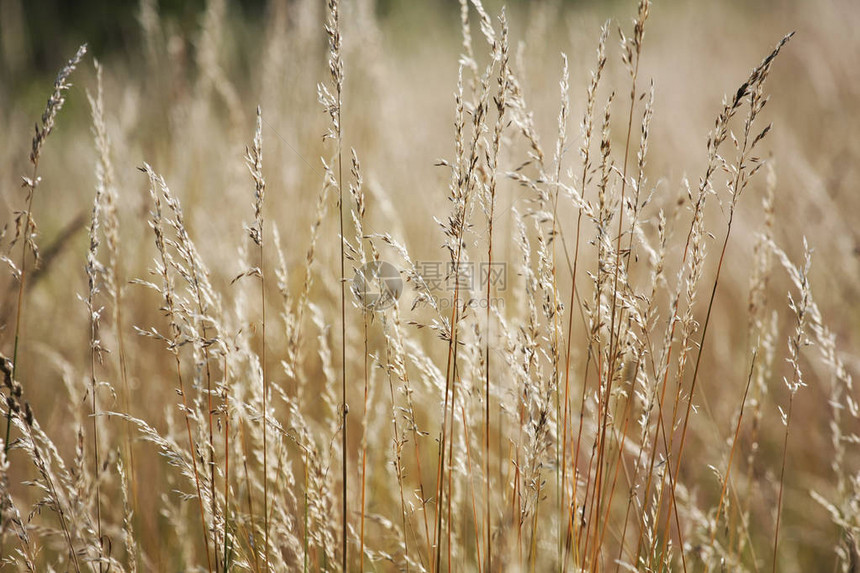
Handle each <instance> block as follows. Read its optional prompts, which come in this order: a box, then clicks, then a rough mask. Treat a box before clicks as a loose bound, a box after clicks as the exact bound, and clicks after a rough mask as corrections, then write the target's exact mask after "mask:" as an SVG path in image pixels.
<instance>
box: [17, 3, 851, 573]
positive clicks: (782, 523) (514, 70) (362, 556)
mask: <svg viewBox="0 0 860 573" xmlns="http://www.w3.org/2000/svg"><path fill="white" fill-rule="evenodd" d="M460 6H461V9H460V20H459V22H457V21H456V20H453V21H451V22H448V25H449V27H451V28H456V29H458V30H459V34H460V35H459V40H458V41H456V42H452V41H451V39H450V38H449V37H447V36H445V35H444V34H441V35H440V36H437V37H435V39H434V38H433V37H431V32H429V31H426V42H427V43H428V44H432V43H433V42H438V45H436V46H435V47H433V46H427V48H428V49H431V50H432V52H433V53H432V56H431V57H430V58H429V59H427V57H426V56H420V55H416V54H414V53H413V54H409V53H404V54H396V53H392V52H393V50H391V49H390V48H389V45H388V44H387V40H386V30H388V28H386V26H385V24H384V22H382V21H381V20H380V19H379V18H378V17H377V15H376V14H375V13H374V6H373V2H371V1H369V0H354V1H349V2H345V3H343V5H341V3H340V2H338V1H337V0H329V1H328V3H327V4H326V5H325V6H322V5H321V4H320V3H319V2H314V1H302V2H294V3H280V2H272V3H271V6H270V7H269V17H268V18H267V23H266V26H267V28H266V30H265V34H259V35H258V36H257V37H255V38H253V39H248V38H247V37H246V36H247V35H248V33H247V31H246V30H245V29H244V28H243V23H242V22H232V21H231V20H230V18H228V12H229V6H228V5H227V4H226V2H225V0H210V1H209V2H208V3H207V7H206V10H205V13H204V15H203V18H202V22H201V28H200V31H199V35H198V36H197V37H196V38H194V41H193V43H192V42H189V41H186V38H184V37H182V36H181V34H180V33H179V32H178V31H177V30H176V29H174V28H172V27H171V25H170V22H169V21H168V20H163V19H161V18H160V17H159V14H158V6H157V3H156V2H154V1H152V0H143V1H142V2H141V4H140V18H139V20H140V28H141V37H142V42H141V49H140V54H139V61H138V64H139V65H137V66H132V65H128V64H127V63H123V62H122V61H120V60H117V62H111V61H109V60H106V62H107V63H104V64H100V63H99V62H98V61H97V60H95V59H94V58H90V55H89V54H88V53H87V49H86V46H82V47H81V48H80V49H79V50H77V52H76V53H75V55H74V56H73V58H72V59H71V60H69V62H68V63H67V64H66V65H65V66H64V67H63V68H62V69H61V71H60V73H59V75H58V76H57V79H56V82H55V84H54V89H53V92H52V93H51V95H50V97H49V99H48V103H47V105H46V106H45V111H44V114H43V115H42V117H41V119H40V120H39V121H38V122H37V123H36V128H35V135H33V137H32V142H31V145H30V146H29V165H28V164H26V163H25V159H26V156H27V151H28V147H27V145H26V143H25V141H26V140H25V139H24V136H23V135H22V134H18V135H16V136H15V137H11V138H10V140H9V142H7V143H5V144H4V146H3V147H2V153H3V159H4V162H5V161H6V159H7V157H9V158H13V159H12V160H11V162H10V163H9V165H11V167H12V171H13V172H16V173H22V174H24V173H25V174H24V176H23V179H22V180H21V179H19V181H23V191H24V193H23V194H22V193H18V192H16V191H13V190H12V188H11V187H10V186H9V184H8V181H7V180H4V182H3V197H4V200H5V202H6V203H7V205H10V215H9V220H10V223H11V224H10V225H9V226H7V230H6V232H5V234H4V235H3V236H2V250H3V261H4V263H5V264H6V267H7V268H8V270H9V271H10V273H8V276H9V278H8V279H6V280H7V282H6V285H7V286H6V287H5V291H4V292H5V298H4V300H3V302H2V308H0V312H2V315H0V316H2V320H3V324H4V327H3V329H2V331H0V337H2V339H0V343H2V346H0V348H2V351H3V353H4V355H3V357H2V362H0V370H2V374H3V376H4V384H3V393H4V406H3V411H2V413H3V417H4V418H5V420H4V423H5V425H6V429H5V440H4V448H3V450H2V458H0V551H2V553H0V559H2V563H3V566H4V567H8V568H10V569H16V568H17V569H19V570H27V571H47V570H65V571H70V570H72V571H84V570H92V571H96V570H97V571H100V572H104V571H117V570H123V571H125V570H127V571H138V570H140V571H175V570H182V571H186V570H197V571H200V570H203V571H210V572H212V571H234V570H251V571H270V570H271V571H300V570H304V571H319V570H326V571H327V570H346V571H365V570H367V571H388V570H398V571H400V570H405V571H433V572H437V571H438V572H441V571H478V572H488V573H489V572H491V571H604V570H613V571H619V570H636V571H667V570H672V571H681V570H683V571H721V570H730V571H747V570H749V571H761V570H773V571H776V570H785V571H808V570H813V569H815V570H839V571H846V572H847V571H852V570H854V568H855V567H856V566H857V563H858V560H860V537H858V536H860V473H858V471H860V468H858V463H860V458H858V455H857V444H858V441H860V438H858V437H857V432H858V416H860V408H858V404H857V399H856V391H855V390H854V389H853V386H852V378H851V374H850V370H851V364H852V361H853V360H854V359H855V358H854V357H853V356H850V355H848V354H846V353H844V350H843V343H842V342H840V337H842V338H847V339H848V340H849V341H850V340H852V339H853V337H854V336H855V335H854V331H855V330H856V325H855V324H853V323H852V319H854V317H853V316H852V315H853V308H852V307H851V306H850V304H847V303H845V302H844V301H845V300H847V298H848V297H847V295H846V294H845V293H850V289H848V288H845V289H842V288H841V287H839V288H833V287H832V285H831V283H830V282H825V281H822V282H821V284H824V285H825V287H824V288H822V289H819V288H817V284H818V283H816V280H818V279H816V278H815V277H816V274H815V273H816V267H817V261H818V258H819V254H818V251H816V252H815V254H814V255H813V251H814V250H815V249H818V248H819V240H821V241H822V242H823V245H822V248H826V252H825V253H824V254H823V257H824V260H825V261H826V262H827V264H828V265H829V264H832V263H833V261H834V260H836V261H840V260H842V261H845V262H844V264H845V265H846V267H845V268H846V273H848V272H850V269H853V268H855V267H854V266H850V265H852V264H853V263H851V262H850V261H849V257H848V256H847V255H845V256H841V258H840V253H841V252H842V250H844V247H842V246H831V241H830V239H828V238H827V237H826V236H825V233H823V232H822V233H820V234H817V233H816V232H815V229H816V228H817V227H815V226H814V225H813V224H812V223H810V227H809V229H808V231H809V232H808V233H807V232H806V230H804V229H801V230H800V231H798V232H795V231H791V232H789V233H786V232H784V231H780V230H779V229H780V224H781V223H780V216H781V214H783V213H787V215H786V217H789V219H788V220H789V224H794V223H796V221H797V219H794V218H790V217H796V215H797V213H798V212H800V211H798V210H791V209H788V210H787V208H785V207H783V208H780V205H781V204H783V205H784V204H785V203H786V202H789V201H792V197H793V196H795V195H796V190H795V188H794V187H791V186H789V187H786V189H787V191H782V189H783V186H782V184H781V183H780V179H779V178H778V177H777V175H778V173H779V168H778V166H779V165H780V162H786V163H789V162H791V161H792V158H791V157H789V158H779V157H776V158H774V154H773V152H772V147H771V145H772V140H774V139H776V138H779V137H780V135H779V133H780V122H781V121H783V120H786V119H790V118H786V114H785V113H781V112H779V111H778V112H776V113H771V107H772V105H773V104H771V103H769V102H770V96H769V94H768V86H769V85H770V84H771V81H770V80H771V75H774V76H776V75H777V74H778V71H777V70H778V69H779V67H780V65H781V64H782V63H783V61H784V60H785V58H786V54H788V53H789V52H791V51H792V50H799V51H803V50H805V49H807V48H805V47H804V45H803V40H802V39H800V38H799V39H794V40H792V34H790V33H789V34H788V35H784V34H778V35H774V37H773V38H770V39H768V41H767V42H764V43H760V44H759V47H761V46H769V47H765V48H763V49H762V52H763V53H762V54H760V56H759V59H758V63H757V64H756V62H755V60H753V61H750V62H748V64H749V66H747V71H746V72H745V73H742V74H741V75H739V76H737V78H736V79H737V81H736V83H735V84H733V85H726V86H724V88H725V91H726V93H727V94H728V95H726V96H725V97H724V98H723V100H722V103H721V104H718V105H715V106H714V109H713V110H712V112H711V115H710V119H709V120H708V121H709V125H710V129H709V132H708V133H707V134H704V133H702V134H700V137H699V141H701V146H700V148H698V149H696V150H694V151H692V152H690V153H689V157H692V158H693V160H692V161H688V158H689V157H687V156H685V155H683V154H682V153H677V150H672V149H671V148H670V144H669V143H666V142H664V141H662V140H661V138H660V137H657V136H656V135H655V133H660V134H662V135H663V136H665V138H666V139H671V137H670V136H669V135H667V134H671V133H673V129H676V128H677V126H676V123H677V121H672V113H673V111H672V110H671V109H661V106H660V104H659V101H660V94H661V87H660V80H659V77H656V78H654V79H652V76H651V75H650V74H651V73H652V72H653V70H654V69H655V67H654V66H653V64H652V65H650V67H649V65H648V64H647V60H648V58H649V55H648V54H649V45H650V44H649V42H650V41H651V40H652V35H651V33H650V30H651V28H650V27H649V26H651V25H652V23H653V20H654V18H655V17H656V18H657V19H659V18H661V17H664V16H661V15H660V13H659V10H660V7H654V12H655V13H654V14H652V6H651V3H650V2H649V1H648V0H640V1H639V3H638V6H637V7H636V12H635V15H634V18H633V20H632V24H627V23H626V20H625V22H623V23H617V22H612V21H607V22H606V23H605V24H603V25H602V26H600V25H599V24H598V25H596V26H593V27H590V26H591V25H590V20H588V19H587V18H585V19H583V18H578V19H577V22H579V23H581V22H583V21H585V22H588V23H589V26H579V27H578V26H577V25H574V24H572V23H571V24H570V25H569V28H570V30H569V31H570V34H571V36H573V39H571V40H570V41H569V42H568V41H562V40H560V39H559V38H560V37H563V36H564V34H560V33H559V31H558V29H557V27H556V26H555V25H554V23H553V20H554V18H556V17H560V16H562V15H564V14H565V10H564V9H563V8H562V7H561V6H559V5H557V4H553V3H546V4H544V3H541V4H540V5H539V6H538V7H533V8H531V9H530V10H525V9H515V10H513V13H509V12H508V11H506V10H505V9H499V10H498V11H497V12H495V11H491V10H490V9H489V8H485V7H484V6H483V5H482V3H481V2H480V1H479V0H472V1H471V2H468V1H467V0H461V3H460ZM665 17H666V18H669V16H668V15H666V16H665ZM519 19H522V20H523V21H524V22H528V25H525V24H524V25H523V26H522V27H520V25H519V23H518V22H519ZM571 22H572V20H571ZM458 24H459V25H458ZM658 29H659V30H661V33H664V32H662V31H664V30H665V29H666V27H665V26H662V25H658ZM769 29H770V28H767V30H769ZM586 32H588V33H590V35H589V36H588V37H589V38H593V40H592V39H589V40H588V44H587V45H589V46H591V47H590V48H589V49H587V50H585V49H580V45H583V46H584V45H586V44H585V43H584V41H583V40H582V38H581V34H582V33H586ZM616 40H617V41H616ZM790 40H791V41H790ZM243 42H247V43H250V44H253V45H255V46H256V47H255V48H254V50H253V51H251V52H249V53H251V54H253V57H252V58H250V59H251V60H252V61H251V64H252V65H251V66H250V69H249V70H248V69H245V67H244V66H242V65H240V64H239V63H237V60H239V59H241V58H240V57H238V56H235V57H234V56H231V55H230V54H231V52H230V50H229V49H227V47H232V48H234V49H235V50H236V52H235V53H240V52H242V50H243V49H245V47H244V43H243ZM530 42H532V43H535V44H538V46H537V47H536V48H534V49H535V50H537V55H534V54H533V53H532V52H530V50H532V47H531V46H532V44H531V43H530ZM542 42H543V43H544V44H549V45H552V46H553V48H555V47H556V46H558V47H560V49H561V50H562V52H561V53H560V54H558V52H556V53H553V52H552V50H547V49H546V47H545V45H544V46H541V45H540V44H541V43H542ZM594 42H596V44H595V43H594ZM455 45H456V46H457V48H456V49H454V48H453V46H455ZM225 46H226V47H225ZM595 47H596V50H595V49H594V48H595ZM571 50H573V51H571ZM699 55H702V56H703V57H704V56H705V55H706V54H704V52H702V53H700V54H699ZM428 61H429V62H432V63H433V64H434V65H435V66H436V67H433V66H429V65H426V64H427V62H428ZM707 65H709V63H708V62H702V63H701V64H700V66H701V67H705V66H707ZM795 65H796V64H795ZM750 66H752V67H751V71H749V70H750ZM658 76H659V74H658ZM547 77H551V78H552V80H547V79H546V78H547ZM440 78H445V81H446V82H447V83H446V84H445V86H446V89H447V90H448V91H451V90H453V100H452V99H450V98H449V99H447V100H440V99H439V98H436V97H435V94H437V90H435V89H434V88H433V87H432V86H433V84H434V82H436V80H438V79H440ZM72 80H75V81H74V84H75V86H74V87H72V83H73V82H72ZM580 80H581V81H580ZM532 84H536V85H537V87H534V88H533V87H531V85H532ZM547 86H552V89H551V90H549V89H548V87H547ZM678 90H680V91H681V93H683V94H686V96H685V97H687V98H697V97H699V96H700V92H699V91H698V90H697V89H696V88H695V86H693V85H684V86H680V87H678V86H672V91H673V92H677V91H678ZM667 91H668V90H667ZM309 92H310V93H312V96H313V97H315V99H316V101H315V102H311V101H310V97H309ZM550 92H551V93H550ZM82 96H85V97H82ZM782 97H785V94H782V93H780V92H779V90H777V92H776V93H775V94H774V99H775V100H778V99H779V98H782ZM75 98H77V100H79V101H77V102H75ZM67 100H68V102H67ZM85 101H86V102H88V104H89V107H88V110H87V112H88V113H85V111H84V102H85ZM710 101H715V100H710ZM66 104H68V106H66ZM64 106H66V107H74V106H76V107H74V109H73V110H71V111H69V110H66V109H61V108H64ZM780 109H783V108H780ZM67 112H68V114H69V123H68V125H64V124H63V120H64V119H65V114H66V113H67ZM661 113H663V114H666V115H668V116H669V120H668V125H670V126H673V127H671V128H667V127H666V124H665V123H664V124H659V123H658V118H659V116H660V114H661ZM675 113H678V114H680V113H681V112H680V110H675ZM85 115H86V117H87V119H86V120H84V119H82V118H83V117H84V116H85ZM5 117H8V118H10V120H9V121H10V125H13V126H18V125H28V124H27V122H28V121H30V120H29V119H27V117H26V116H25V114H24V113H23V112H22V111H20V110H16V111H14V112H12V111H7V112H5ZM771 121H774V123H771ZM799 123H800V122H799V121H798V124H799ZM655 126H657V129H655ZM801 127H802V126H801ZM64 130H65V133H64ZM55 132H56V133H55ZM85 136H86V137H85ZM705 136H706V137H705ZM84 142H86V143H84ZM437 142H443V144H444V147H443V148H441V149H444V150H445V151H444V154H445V158H443V159H438V158H437V157H436V156H434V155H433V154H432V153H430V151H432V150H435V149H437V148H439V146H438V145H437ZM846 145H849V144H846ZM16 146H17V147H16ZM661 146H666V147H667V148H668V150H665V151H661ZM775 147H779V146H775ZM851 149H853V148H851ZM850 153H851V152H850V151H849V154H850ZM52 156H56V157H59V158H63V157H65V158H66V159H65V160H60V159H57V160H56V161H58V162H59V163H57V162H55V163H53V164H50V161H51V157H52ZM46 163H47V165H46ZM676 163H677V166H676ZM69 165H74V167H69ZM655 165H656V166H657V167H655ZM688 168H689V169H694V170H695V171H693V172H691V173H690V174H689V176H683V175H682V173H683V172H685V171H686V170H687V169H688ZM25 169H26V172H25ZM846 169H847V170H848V175H844V177H847V178H848V179H849V180H852V179H851V178H852V177H853V172H851V171H850V168H846ZM65 170H68V171H67V172H66V171H65ZM64 173H65V175H64ZM7 179H8V178H7ZM855 181H856V180H855ZM793 194H795V195H793ZM84 197H86V198H87V199H86V200H84V199H83V198H84ZM84 201H86V202H84ZM84 205H86V206H84ZM846 217H848V215H846ZM42 218H44V219H45V220H46V221H47V222H46V224H44V225H43V226H42V228H41V230H40V227H37V225H36V221H39V220H41V219H42ZM840 221H842V222H844V221H849V222H850V217H848V219H846V218H843V219H840ZM846 225H847V224H846ZM82 227H85V228H86V230H87V233H79V232H78V230H79V229H81V228H82ZM825 227H826V226H825ZM829 229H830V231H831V232H833V233H840V232H842V233H845V232H847V231H846V229H847V226H846V227H839V226H838V225H830V226H829ZM84 234H85V235H86V239H84ZM805 235H809V236H808V237H806V236H805ZM378 261H386V262H388V263H391V264H393V265H394V266H395V267H396V268H397V269H399V270H400V275H401V278H402V280H403V282H404V285H405V286H404V289H403V292H402V294H401V293H400V292H397V293H394V294H396V295H399V300H398V301H397V302H396V304H393V305H389V304H380V305H378V306H376V307H373V306H370V307H369V306H367V305H366V304H363V303H364V302H366V301H367V296H368V295H367V292H362V291H361V289H362V288H365V289H366V287H367V283H366V282H365V283H359V282H355V283H353V282H351V281H353V277H354V276H355V273H356V272H357V271H358V272H361V269H365V268H368V265H370V264H371V263H374V262H378ZM813 261H816V264H813ZM836 282H837V284H839V283H840V281H839V280H837V281H836ZM359 284H361V285H363V286H361V287H359V286H356V285H359ZM374 286H376V285H374ZM825 288H826V289H827V290H826V291H825ZM387 302H388V301H387ZM840 308H841V309H843V310H844V312H843V313H842V314H841V316H840V315H839V314H835V313H836V311H838V310H839V309H840ZM831 319H832V320H835V321H836V322H834V324H836V326H835V327H834V328H833V330H831V327H829V326H828V324H829V322H830V320H831ZM855 322H856V321H855ZM837 333H838V334H839V337H837Z"/></svg>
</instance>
